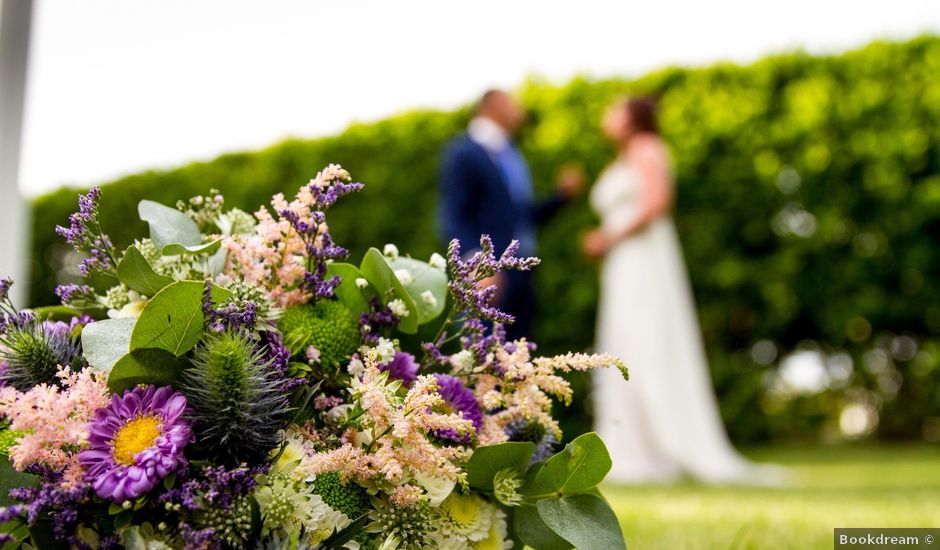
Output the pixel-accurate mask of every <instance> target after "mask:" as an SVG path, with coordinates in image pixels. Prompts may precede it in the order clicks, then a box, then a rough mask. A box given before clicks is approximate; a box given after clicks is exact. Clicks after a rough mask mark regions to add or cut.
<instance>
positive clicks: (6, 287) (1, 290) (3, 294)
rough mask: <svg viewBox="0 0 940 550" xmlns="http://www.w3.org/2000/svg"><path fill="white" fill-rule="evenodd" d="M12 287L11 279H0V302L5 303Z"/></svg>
mask: <svg viewBox="0 0 940 550" xmlns="http://www.w3.org/2000/svg"><path fill="white" fill-rule="evenodd" d="M12 286H13V279H12V278H10V277H4V278H2V279H0V302H6V301H7V299H8V298H9V297H10V288H11V287H12Z"/></svg>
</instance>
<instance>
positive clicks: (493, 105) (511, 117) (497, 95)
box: [477, 90, 526, 134]
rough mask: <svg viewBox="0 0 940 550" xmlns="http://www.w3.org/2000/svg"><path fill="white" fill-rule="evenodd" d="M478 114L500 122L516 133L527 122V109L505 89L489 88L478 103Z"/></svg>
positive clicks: (511, 132)
mask: <svg viewBox="0 0 940 550" xmlns="http://www.w3.org/2000/svg"><path fill="white" fill-rule="evenodd" d="M477 115H478V116H482V117H486V118H488V119H490V120H492V121H493V122H495V123H496V124H499V125H500V126H501V127H502V128H503V129H504V130H506V131H507V132H509V133H510V134H515V133H516V132H518V131H519V129H520V128H522V125H523V124H524V123H525V118H526V114H525V110H524V109H523V108H522V107H521V106H520V105H519V103H517V102H516V100H515V99H513V97H512V96H511V95H509V94H508V93H507V92H505V91H503V90H489V91H487V92H486V93H485V94H483V97H481V98H480V102H479V104H477Z"/></svg>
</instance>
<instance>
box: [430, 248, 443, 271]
mask: <svg viewBox="0 0 940 550" xmlns="http://www.w3.org/2000/svg"><path fill="white" fill-rule="evenodd" d="M428 265H430V266H431V267H433V268H435V269H440V270H444V269H447V260H445V259H444V256H441V255H440V254H438V253H437V252H435V253H434V254H431V260H430V261H429V262H428Z"/></svg>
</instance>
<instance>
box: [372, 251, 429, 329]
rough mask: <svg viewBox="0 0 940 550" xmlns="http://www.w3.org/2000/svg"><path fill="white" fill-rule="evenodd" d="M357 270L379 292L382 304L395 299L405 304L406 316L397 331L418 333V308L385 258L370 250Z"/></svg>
mask: <svg viewBox="0 0 940 550" xmlns="http://www.w3.org/2000/svg"><path fill="white" fill-rule="evenodd" d="M359 269H360V270H361V271H362V274H363V275H365V277H366V279H368V281H369V282H370V283H371V284H372V286H374V287H375V289H376V290H377V291H378V292H379V296H380V297H381V298H382V301H383V302H384V303H386V304H387V303H388V302H390V301H391V300H394V299H396V298H397V299H400V300H401V301H402V302H404V303H405V306H406V307H407V308H408V316H407V317H405V318H403V319H402V320H401V323H400V324H399V325H398V329H399V330H400V331H402V332H404V333H405V334H414V333H416V332H417V331H418V308H417V306H415V302H414V300H413V299H412V298H411V295H410V294H408V291H406V290H405V287H404V286H402V284H401V281H399V280H398V277H396V276H395V272H394V271H393V270H392V268H391V266H389V265H388V262H386V261H385V256H383V255H382V253H381V252H379V251H378V249H375V248H370V249H369V250H367V251H366V253H365V255H364V256H363V257H362V264H361V265H360V266H359Z"/></svg>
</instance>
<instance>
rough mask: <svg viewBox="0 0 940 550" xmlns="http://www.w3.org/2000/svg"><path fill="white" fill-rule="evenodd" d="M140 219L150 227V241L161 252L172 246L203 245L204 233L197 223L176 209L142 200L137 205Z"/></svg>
mask: <svg viewBox="0 0 940 550" xmlns="http://www.w3.org/2000/svg"><path fill="white" fill-rule="evenodd" d="M137 213H138V214H140V219H142V220H144V221H145V222H147V224H148V225H149V226H150V239H151V240H153V243H154V244H155V245H157V248H158V249H160V250H161V251H162V250H163V247H165V246H167V245H171V244H178V245H183V246H200V245H202V233H200V231H199V226H197V225H196V222H194V221H193V220H191V219H189V216H187V215H186V214H183V213H182V212H180V211H179V210H177V209H175V208H170V207H169V206H164V205H162V204H160V203H158V202H154V201H148V200H142V201H140V203H139V204H138V205H137Z"/></svg>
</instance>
